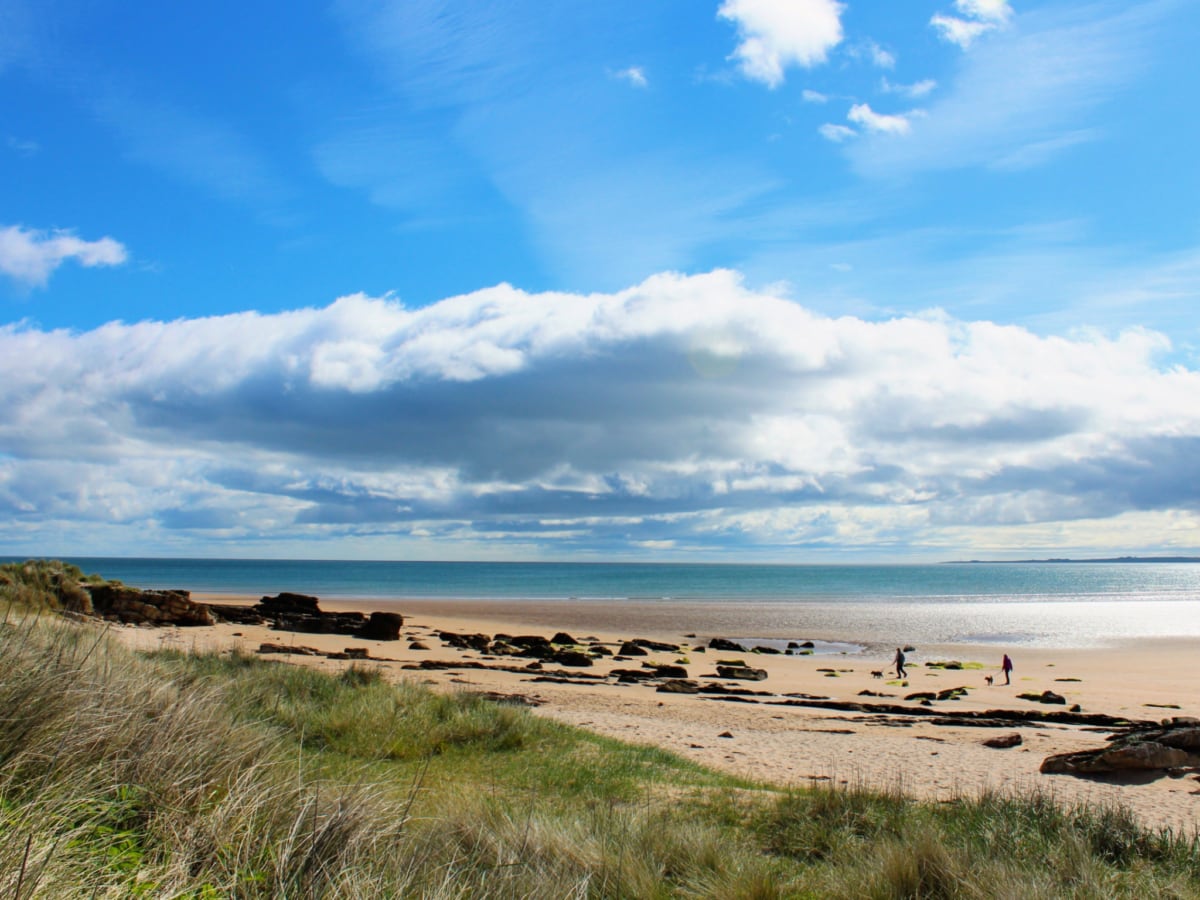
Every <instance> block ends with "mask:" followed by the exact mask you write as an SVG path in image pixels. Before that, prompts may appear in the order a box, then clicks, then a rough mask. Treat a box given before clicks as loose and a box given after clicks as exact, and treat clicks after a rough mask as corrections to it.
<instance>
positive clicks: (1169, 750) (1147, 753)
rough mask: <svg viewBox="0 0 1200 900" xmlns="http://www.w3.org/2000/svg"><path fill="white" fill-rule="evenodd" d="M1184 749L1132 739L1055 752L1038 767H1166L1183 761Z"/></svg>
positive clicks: (1076, 770) (1082, 770)
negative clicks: (1101, 747) (1110, 745)
mask: <svg viewBox="0 0 1200 900" xmlns="http://www.w3.org/2000/svg"><path fill="white" fill-rule="evenodd" d="M1187 759H1188V754H1187V751H1186V750H1180V749H1178V748H1175V747H1168V746H1166V745H1165V744H1160V743H1158V742H1157V741H1134V742H1130V743H1128V744H1123V745H1120V746H1116V747H1113V748H1111V749H1108V750H1081V751H1079V752H1076V753H1059V754H1056V755H1054V756H1048V757H1046V759H1044V760H1042V765H1041V771H1042V772H1047V773H1066V774H1072V775H1097V774H1104V773H1110V772H1130V771H1147V770H1154V769H1169V768H1173V767H1175V766H1182V765H1183V764H1184V763H1185V762H1187Z"/></svg>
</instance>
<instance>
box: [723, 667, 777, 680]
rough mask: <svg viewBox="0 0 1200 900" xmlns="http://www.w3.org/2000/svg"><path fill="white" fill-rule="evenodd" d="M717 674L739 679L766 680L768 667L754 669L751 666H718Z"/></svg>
mask: <svg viewBox="0 0 1200 900" xmlns="http://www.w3.org/2000/svg"><path fill="white" fill-rule="evenodd" d="M717 675H718V676H719V677H721V678H732V679H736V680H738V681H766V680H767V670H766V669H752V668H750V666H717Z"/></svg>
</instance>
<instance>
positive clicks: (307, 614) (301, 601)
mask: <svg viewBox="0 0 1200 900" xmlns="http://www.w3.org/2000/svg"><path fill="white" fill-rule="evenodd" d="M198 605H200V606H203V607H204V608H205V609H206V610H207V612H208V614H209V615H210V616H211V617H212V618H211V620H210V621H209V622H208V623H207V624H209V625H211V624H213V622H214V621H216V622H234V623H236V624H238V625H267V626H269V627H270V628H271V629H272V630H274V631H294V632H299V633H301V634H340V635H344V636H346V637H357V638H362V639H364V640H369V641H398V640H400V629H401V628H402V627H403V626H404V617H403V616H402V615H400V614H399V613H392V612H373V613H371V614H370V615H364V614H363V613H360V612H325V611H324V610H322V609H321V607H320V605H319V602H318V599H317V598H316V597H311V596H309V595H307V594H293V593H288V592H284V593H281V594H276V595H275V596H273V597H263V598H262V599H261V600H260V601H259V602H258V603H257V604H255V605H254V606H226V605H223V604H216V603H209V604H198Z"/></svg>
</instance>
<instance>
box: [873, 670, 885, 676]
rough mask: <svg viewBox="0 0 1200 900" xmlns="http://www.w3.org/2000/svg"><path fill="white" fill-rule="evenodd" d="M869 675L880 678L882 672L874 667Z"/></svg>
mask: <svg viewBox="0 0 1200 900" xmlns="http://www.w3.org/2000/svg"><path fill="white" fill-rule="evenodd" d="M871 677H872V678H882V677H883V672H882V671H880V670H879V669H876V670H875V671H874V672H872V673H871Z"/></svg>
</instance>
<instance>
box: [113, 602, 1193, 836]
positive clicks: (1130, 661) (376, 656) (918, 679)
mask: <svg viewBox="0 0 1200 900" xmlns="http://www.w3.org/2000/svg"><path fill="white" fill-rule="evenodd" d="M193 598H194V599H196V600H199V601H201V602H213V603H218V604H221V603H234V604H236V603H248V604H252V603H254V602H256V601H257V600H258V597H257V596H247V595H240V596H235V595H227V594H221V595H213V594H200V593H197V594H194V595H193ZM321 606H322V609H325V610H328V611H331V612H332V611H350V610H354V611H360V612H370V611H373V610H386V611H396V612H401V613H402V614H403V615H404V617H405V624H404V627H403V628H402V631H401V640H400V641H397V642H379V641H368V640H362V639H358V638H351V637H344V636H340V635H328V634H305V633H295V632H284V631H273V630H270V629H268V628H266V627H263V626H240V625H232V624H222V625H217V626H212V627H199V628H187V629H183V628H168V629H157V630H154V629H146V628H134V627H117V628H116V629H115V633H116V634H117V635H118V636H119V637H120V638H121V639H122V640H124V641H125V642H127V643H130V644H132V645H134V646H137V647H140V648H142V649H154V648H158V647H168V646H173V647H175V648H177V649H188V648H189V647H190V648H191V649H194V650H198V651H203V650H212V651H217V652H222V651H228V650H230V649H232V648H235V647H236V648H239V649H240V650H242V651H244V652H249V653H254V652H255V651H257V649H258V648H259V646H260V645H261V644H264V643H274V644H277V645H285V646H288V647H293V648H295V647H311V648H314V649H316V650H318V651H321V652H338V651H343V650H346V649H350V648H355V649H358V650H360V651H361V650H365V651H366V652H367V653H368V654H369V657H370V658H369V660H368V661H367V663H366V664H371V665H377V666H379V667H380V668H381V669H382V670H384V672H385V675H386V676H387V677H388V678H391V679H393V680H401V679H414V680H417V681H420V682H422V683H425V684H427V685H429V686H430V687H431V688H433V689H435V690H470V691H484V692H495V693H497V694H502V695H508V696H518V697H521V698H523V699H526V700H528V701H529V702H531V703H536V704H537V706H536V709H535V710H534V712H535V714H537V715H543V716H548V717H550V718H553V719H556V720H558V721H561V722H564V723H567V724H571V725H576V726H579V727H583V728H586V729H589V730H591V731H594V732H596V733H599V734H602V735H606V736H610V737H615V738H619V739H621V740H626V741H631V742H634V743H645V744H652V745H655V746H658V747H661V748H663V749H666V750H669V751H671V752H673V753H676V754H678V755H680V756H683V757H685V758H688V759H691V760H694V761H696V762H699V763H701V764H703V765H706V766H710V767H713V768H718V769H722V770H725V771H730V772H734V773H736V774H739V775H742V776H745V777H748V778H751V779H753V780H756V781H760V782H763V783H771V784H776V785H803V784H810V783H816V782H832V783H840V784H852V785H862V786H867V787H873V788H882V789H892V788H896V787H899V788H900V789H901V790H902V791H903V792H904V793H906V794H908V795H911V796H914V797H917V798H921V799H926V800H934V801H945V800H951V799H954V798H955V797H957V796H962V795H963V794H975V793H978V792H980V791H984V790H992V791H1000V792H1005V791H1020V792H1028V791H1043V792H1046V793H1049V794H1051V795H1052V796H1053V797H1055V798H1056V799H1057V800H1059V801H1061V802H1064V803H1066V804H1074V803H1083V802H1087V803H1099V804H1120V805H1123V806H1125V807H1128V808H1129V809H1130V810H1131V811H1133V812H1134V814H1135V815H1137V816H1138V818H1139V819H1141V820H1142V821H1143V822H1144V823H1146V824H1148V825H1151V826H1155V827H1169V828H1173V829H1177V830H1180V831H1182V832H1184V833H1188V834H1192V833H1195V832H1197V831H1200V774H1190V775H1186V776H1184V777H1182V778H1172V777H1160V778H1154V779H1146V778H1128V777H1126V778H1123V779H1103V778H1093V779H1082V778H1077V777H1074V776H1069V775H1044V774H1041V773H1039V771H1038V768H1039V766H1040V764H1041V761H1042V760H1043V759H1044V758H1045V757H1047V756H1049V755H1052V754H1055V753H1063V752H1070V751H1075V750H1082V749H1089V748H1095V747H1098V746H1102V745H1103V744H1104V739H1105V736H1106V735H1105V734H1103V733H1101V730H1100V729H1095V728H1087V727H1080V726H1073V725H1063V724H1058V723H1053V722H1041V721H1039V722H1030V723H1016V724H1014V725H1013V726H1012V727H1011V728H1009V727H1007V726H1005V727H1004V728H1003V729H1001V730H999V731H998V730H997V729H996V728H990V727H982V728H981V727H976V726H974V725H972V724H970V723H964V722H957V721H937V720H935V719H932V718H929V714H928V712H926V711H925V710H923V709H922V707H920V706H919V705H918V704H917V703H915V702H912V703H907V705H908V706H910V707H911V709H912V715H911V716H909V715H889V716H883V715H878V714H873V713H872V712H871V711H870V710H865V711H845V710H836V709H830V708H813V707H810V706H804V707H801V706H796V705H792V704H793V703H794V701H789V700H788V699H787V697H788V695H803V696H808V697H826V698H830V699H831V700H833V701H836V702H847V701H848V702H855V701H860V702H861V701H865V702H867V703H887V704H897V703H899V704H905V703H906V701H905V700H904V697H905V695H906V694H909V693H913V692H919V691H940V690H943V689H946V688H954V687H965V688H967V693H966V694H965V695H964V696H962V697H961V698H960V699H958V700H955V701H954V702H952V703H951V702H944V703H943V702H939V703H936V704H935V708H940V709H946V710H954V711H960V710H961V711H979V712H982V711H987V710H993V709H1011V710H1017V711H1020V710H1038V711H1043V712H1044V711H1048V710H1062V709H1065V708H1066V706H1056V707H1046V706H1043V705H1041V704H1038V703H1034V702H1032V701H1029V700H1024V699H1020V698H1019V697H1018V694H1020V693H1027V692H1030V693H1035V694H1036V693H1041V692H1042V691H1044V690H1053V691H1055V692H1057V693H1059V694H1061V695H1062V696H1063V697H1064V698H1065V700H1066V705H1075V704H1078V705H1079V706H1080V707H1082V710H1083V711H1084V712H1085V713H1103V714H1108V715H1113V716H1120V717H1125V718H1129V719H1138V720H1155V721H1157V720H1159V719H1162V718H1169V717H1172V716H1194V717H1198V718H1200V697H1198V696H1197V692H1196V690H1195V687H1194V678H1193V674H1192V673H1193V670H1194V661H1195V659H1196V658H1197V655H1198V653H1200V641H1198V640H1196V639H1193V638H1174V639H1173V638H1162V639H1130V640H1124V641H1121V642H1120V643H1119V645H1117V646H1113V647H1108V648H1104V649H1102V650H1097V649H1089V648H1073V649H1055V648H1013V647H1010V646H1006V645H992V644H972V643H966V642H958V643H955V642H951V643H940V644H931V645H917V646H916V648H915V649H914V650H913V651H912V652H910V653H909V654H908V659H909V663H910V671H909V677H908V681H907V684H904V685H901V682H899V681H898V680H897V679H895V678H894V677H893V676H892V673H891V672H890V671H889V670H890V667H891V662H892V656H893V654H894V652H895V645H894V644H893V643H891V642H884V641H882V640H881V639H880V638H881V636H880V635H878V634H875V635H866V636H864V639H861V640H859V641H858V642H857V643H858V644H859V645H861V646H862V647H863V648H864V649H862V650H860V651H858V652H848V653H827V654H818V655H812V656H786V655H783V654H779V655H774V654H761V655H760V654H753V655H747V654H739V653H732V654H730V653H727V652H724V651H714V650H707V651H706V652H705V651H698V650H697V649H696V648H698V647H699V646H701V645H702V644H706V643H707V641H708V639H709V638H711V637H725V638H727V639H736V638H738V637H742V638H746V637H765V636H762V635H749V636H747V635H744V634H741V635H739V634H738V633H737V632H736V631H734V632H729V631H726V632H723V633H722V632H721V631H710V630H709V629H708V628H704V627H702V623H700V622H694V621H693V622H689V623H684V622H682V621H671V620H667V621H664V620H663V619H662V618H661V617H659V616H657V615H654V614H651V615H644V613H645V612H646V610H647V607H648V606H649V605H644V606H643V608H642V610H641V611H640V612H639V614H638V615H626V616H621V615H618V613H621V612H622V611H624V612H626V613H629V612H630V611H629V610H627V609H626V608H625V607H623V606H622V607H617V608H613V607H612V606H611V605H604V606H606V607H607V613H608V621H607V622H605V623H603V627H591V625H592V624H596V623H597V622H598V621H599V619H597V616H600V615H603V613H604V609H602V608H598V607H595V606H593V605H590V604H589V606H588V609H587V610H586V611H584V612H585V613H586V614H583V615H581V614H580V613H581V610H580V608H579V607H578V606H575V605H572V604H559V603H555V604H544V603H543V604H533V605H529V604H517V603H512V602H510V601H505V602H503V603H502V604H496V603H493V602H492V601H483V602H477V601H474V602H473V601H465V602H452V603H448V602H446V601H387V602H382V601H377V602H372V601H361V600H344V599H343V600H328V601H326V600H322V601H321ZM501 607H502V608H501ZM651 612H653V610H651ZM708 621H709V622H719V621H723V620H721V619H719V618H715V619H711V620H708ZM589 623H591V624H589ZM689 625H691V626H694V627H689ZM672 626H682V627H672ZM443 631H450V632H455V633H458V634H475V633H483V634H487V635H495V634H497V633H509V634H537V635H542V636H545V637H550V636H551V635H553V634H555V633H556V632H559V631H566V632H568V633H569V634H571V635H572V636H574V637H575V638H576V639H577V640H579V641H580V642H583V641H585V640H588V639H596V640H598V641H600V642H603V643H604V644H606V645H612V648H613V649H615V648H616V647H618V646H619V642H621V641H626V640H633V639H636V638H646V639H650V640H656V641H665V642H667V643H671V644H676V643H679V644H682V645H683V646H684V650H682V651H681V652H679V653H670V652H654V651H651V652H650V653H649V655H648V657H647V658H646V659H647V660H648V661H650V662H657V663H676V662H679V661H680V660H686V668H687V670H688V674H689V677H690V678H693V679H697V678H698V679H701V680H707V679H709V678H710V677H714V675H713V669H714V668H715V664H716V662H717V660H718V659H719V658H724V657H728V656H736V657H742V658H744V659H745V660H746V662H747V663H748V664H749V665H751V666H753V667H756V668H761V669H762V670H764V671H765V672H766V673H767V674H766V679H765V681H761V682H737V683H736V685H737V687H739V688H749V689H754V690H759V691H763V692H764V694H769V696H767V695H763V696H752V697H739V698H734V697H713V696H703V695H701V696H697V695H694V694H693V695H689V694H672V693H660V692H656V690H655V689H654V688H653V687H650V686H647V685H644V684H619V683H615V682H614V681H612V680H611V679H609V680H598V678H597V676H599V675H602V674H605V673H607V672H608V671H609V670H611V669H613V668H616V667H620V666H625V667H634V668H636V667H638V666H640V665H642V664H643V661H642V660H641V659H638V658H633V659H632V660H630V661H627V662H614V661H612V660H611V659H601V660H597V661H596V663H595V665H594V667H591V668H584V669H579V670H569V671H568V670H559V669H557V668H556V669H555V671H556V672H558V671H562V672H563V673H564V674H566V675H568V676H569V680H568V681H563V680H562V679H557V680H556V679H550V680H547V679H546V678H545V677H544V676H541V675H540V673H538V672H535V671H528V670H527V669H526V666H527V663H528V662H529V661H528V660H527V659H521V658H508V659H505V658H490V657H488V656H487V655H486V654H483V653H479V652H475V651H471V650H470V649H468V648H456V647H451V646H449V645H448V644H446V643H444V642H443V641H442V640H440V639H439V637H438V635H439V634H440V633H441V632H443ZM689 635H690V636H689ZM808 637H811V638H813V639H814V640H817V639H821V635H817V634H813V635H808ZM827 637H834V638H836V637H840V635H827ZM866 638H870V640H867V639H866ZM413 643H419V644H423V645H424V646H425V647H427V648H428V649H424V650H421V649H413V648H412V646H411V645H412V644H413ZM1005 650H1007V651H1008V652H1009V653H1010V655H1012V657H1013V659H1014V662H1015V664H1016V669H1015V671H1014V672H1013V678H1012V684H1011V685H1009V686H1005V685H1004V684H1003V677H1002V676H1001V675H1000V672H999V665H1000V659H1001V655H1002V654H1003V653H1004V652H1005ZM268 658H274V659H286V660H287V661H288V662H289V663H299V664H302V665H311V666H315V667H317V668H321V669H325V670H327V671H338V670H340V669H341V668H344V667H345V666H346V665H349V664H351V663H347V662H342V661H338V660H331V659H327V658H325V657H324V656H294V655H288V656H273V657H268ZM947 660H957V661H960V662H962V663H964V664H965V668H964V669H962V670H954V669H941V668H933V667H930V666H928V663H930V662H935V661H947ZM423 663H424V664H425V665H426V666H428V665H430V664H431V663H433V664H436V665H437V666H439V667H437V668H420V667H421V665H422V664H423ZM352 664H355V665H362V664H363V663H362V662H361V661H360V662H355V663H352ZM500 666H507V667H509V669H510V670H508V671H503V670H501V669H500V668H499V667H500ZM975 666H978V667H975ZM875 672H880V673H882V674H883V677H876V676H875V675H874V674H873V673H875ZM988 676H991V677H992V679H993V682H994V683H993V684H991V685H989V684H987V683H986V678H987V677H988ZM587 679H591V680H590V681H587ZM862 692H871V693H872V694H874V695H876V696H869V695H868V696H867V697H864V696H863V693H862ZM876 697H878V698H879V699H876ZM734 699H736V700H738V702H729V701H730V700H734ZM1009 732H1015V733H1019V734H1020V735H1021V737H1022V743H1021V745H1020V746H1018V747H1014V748H1012V749H1008V750H996V749H992V748H989V747H986V746H984V745H983V741H984V740H985V739H987V738H989V737H994V736H996V735H997V734H998V733H1005V734H1007V733H1009Z"/></svg>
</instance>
